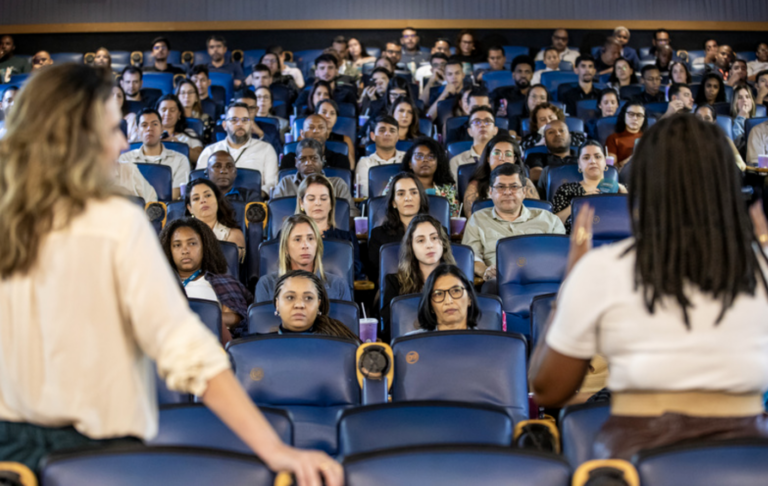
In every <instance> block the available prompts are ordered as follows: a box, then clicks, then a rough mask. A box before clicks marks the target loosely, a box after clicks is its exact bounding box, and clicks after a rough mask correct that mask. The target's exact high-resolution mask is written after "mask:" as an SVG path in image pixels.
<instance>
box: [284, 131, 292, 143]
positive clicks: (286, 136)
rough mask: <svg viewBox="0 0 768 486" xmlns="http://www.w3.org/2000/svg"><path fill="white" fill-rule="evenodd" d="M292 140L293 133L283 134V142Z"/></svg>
mask: <svg viewBox="0 0 768 486" xmlns="http://www.w3.org/2000/svg"><path fill="white" fill-rule="evenodd" d="M292 142H293V134H292V133H290V132H288V133H286V134H285V143H292Z"/></svg>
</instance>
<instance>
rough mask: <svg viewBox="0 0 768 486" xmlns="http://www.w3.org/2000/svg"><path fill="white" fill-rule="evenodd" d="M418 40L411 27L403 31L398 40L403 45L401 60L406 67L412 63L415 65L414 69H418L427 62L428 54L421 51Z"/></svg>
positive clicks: (416, 33)
mask: <svg viewBox="0 0 768 486" xmlns="http://www.w3.org/2000/svg"><path fill="white" fill-rule="evenodd" d="M420 40H421V39H420V38H419V33H418V32H416V29H414V28H413V27H406V28H405V29H403V33H402V37H401V38H400V42H401V43H402V44H403V51H402V55H401V60H402V62H403V64H405V65H406V66H407V65H408V64H409V63H411V62H412V63H415V64H416V67H419V66H420V65H421V64H425V63H427V61H428V60H429V54H427V53H426V52H424V51H422V50H421V46H420V45H419V41H420Z"/></svg>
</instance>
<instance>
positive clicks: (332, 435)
mask: <svg viewBox="0 0 768 486" xmlns="http://www.w3.org/2000/svg"><path fill="white" fill-rule="evenodd" d="M356 351H357V344H356V343H354V342H352V341H348V340H346V339H341V338H335V337H330V336H318V335H309V334H296V335H266V336H251V337H247V338H244V339H236V340H234V341H231V342H230V343H229V346H228V348H227V352H228V353H229V355H230V358H231V359H232V362H233V364H234V365H233V366H234V371H235V375H236V377H237V379H238V381H240V383H241V384H242V385H243V388H244V389H245V391H246V392H247V393H248V395H249V396H250V397H251V399H252V400H253V401H254V402H255V403H256V404H257V405H268V406H270V407H276V408H281V409H284V410H287V411H288V412H290V413H291V415H292V418H293V424H294V443H295V444H296V446H297V447H301V448H309V449H320V450H323V451H325V452H327V453H329V454H336V452H337V443H338V441H337V433H336V419H337V416H338V413H339V412H340V411H342V410H346V409H348V408H352V407H355V406H357V405H359V404H360V386H359V385H358V382H357V376H356V372H355V367H356V358H355V353H356Z"/></svg>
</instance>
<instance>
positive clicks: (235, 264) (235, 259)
mask: <svg viewBox="0 0 768 486" xmlns="http://www.w3.org/2000/svg"><path fill="white" fill-rule="evenodd" d="M219 247H221V252H222V253H223V254H224V258H225V259H226V260H227V273H228V274H230V275H232V276H233V277H235V279H237V280H240V255H239V254H238V252H237V244H236V243H232V242H230V241H219Z"/></svg>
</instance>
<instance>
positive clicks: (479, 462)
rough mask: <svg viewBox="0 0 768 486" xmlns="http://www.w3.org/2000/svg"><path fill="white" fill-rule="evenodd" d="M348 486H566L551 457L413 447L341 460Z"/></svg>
mask: <svg viewBox="0 0 768 486" xmlns="http://www.w3.org/2000/svg"><path fill="white" fill-rule="evenodd" d="M343 465H344V471H345V473H346V474H345V476H346V477H345V484H346V485H347V486H391V485H394V484H398V485H404V484H409V485H416V484H419V485H422V484H423V485H427V484H429V485H436V484H439V485H440V486H467V485H481V484H488V485H491V484H492V485H495V486H501V485H503V486H530V485H536V486H569V485H570V475H571V471H570V468H569V467H568V464H566V463H565V461H563V460H562V459H560V458H559V457H557V456H555V455H553V454H543V453H532V452H524V451H520V450H515V449H512V448H510V447H499V446H479V445H475V446H470V445H466V446H463V445H453V446H452V445H445V446H416V447H409V448H400V449H389V450H385V451H381V452H377V453H368V454H358V455H354V456H350V457H348V458H345V459H344V462H343Z"/></svg>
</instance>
